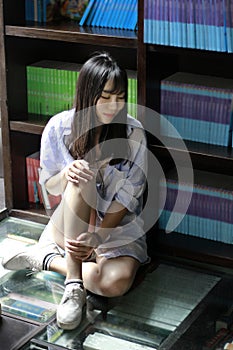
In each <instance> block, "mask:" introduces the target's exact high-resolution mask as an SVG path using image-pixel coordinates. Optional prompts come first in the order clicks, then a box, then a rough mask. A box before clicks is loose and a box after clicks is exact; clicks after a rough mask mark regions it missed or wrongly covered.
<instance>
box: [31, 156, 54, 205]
mask: <svg viewBox="0 0 233 350" xmlns="http://www.w3.org/2000/svg"><path fill="white" fill-rule="evenodd" d="M40 171H41V168H40V152H39V151H37V152H34V153H32V154H30V155H28V156H27V157H26V173H27V188H28V201H29V203H38V204H43V205H44V208H45V209H46V210H47V209H48V210H50V209H55V208H56V207H57V205H58V204H59V203H60V201H61V196H54V195H51V194H50V193H48V191H47V190H46V188H45V186H44V185H40V184H39V176H40Z"/></svg>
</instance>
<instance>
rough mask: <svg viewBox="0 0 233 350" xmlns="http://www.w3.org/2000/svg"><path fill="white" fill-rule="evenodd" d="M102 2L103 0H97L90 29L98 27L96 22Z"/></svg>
mask: <svg viewBox="0 0 233 350" xmlns="http://www.w3.org/2000/svg"><path fill="white" fill-rule="evenodd" d="M103 2H104V0H98V1H97V9H96V11H95V14H94V16H93V18H92V21H91V26H92V27H94V26H97V25H98V20H99V16H100V15H101V11H102V6H103Z"/></svg>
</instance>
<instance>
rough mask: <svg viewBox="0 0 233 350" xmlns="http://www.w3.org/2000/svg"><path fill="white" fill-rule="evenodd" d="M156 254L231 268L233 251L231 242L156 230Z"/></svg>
mask: <svg viewBox="0 0 233 350" xmlns="http://www.w3.org/2000/svg"><path fill="white" fill-rule="evenodd" d="M157 243H158V246H159V250H157V254H158V255H163V256H167V255H170V256H173V257H180V258H185V259H188V260H189V259H191V260H193V261H196V262H202V263H208V264H211V265H216V266H222V267H226V268H232V266H233V252H232V245H231V244H219V242H215V241H212V240H208V239H203V238H199V237H193V236H187V235H183V234H180V233H172V234H169V233H168V234H166V233H165V232H164V231H162V230H161V231H159V232H158V237H157Z"/></svg>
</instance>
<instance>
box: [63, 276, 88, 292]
mask: <svg viewBox="0 0 233 350" xmlns="http://www.w3.org/2000/svg"><path fill="white" fill-rule="evenodd" d="M72 283H78V284H79V286H80V287H81V288H82V289H83V288H84V286H83V280H81V279H75V278H72V279H68V280H66V281H65V286H67V285H68V284H72Z"/></svg>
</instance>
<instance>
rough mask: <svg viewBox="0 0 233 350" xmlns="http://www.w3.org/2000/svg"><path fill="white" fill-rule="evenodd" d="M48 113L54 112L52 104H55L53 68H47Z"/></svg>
mask: <svg viewBox="0 0 233 350" xmlns="http://www.w3.org/2000/svg"><path fill="white" fill-rule="evenodd" d="M49 83H50V87H49V115H50V116H52V115H53V114H54V105H55V91H56V87H55V69H53V68H49Z"/></svg>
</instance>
